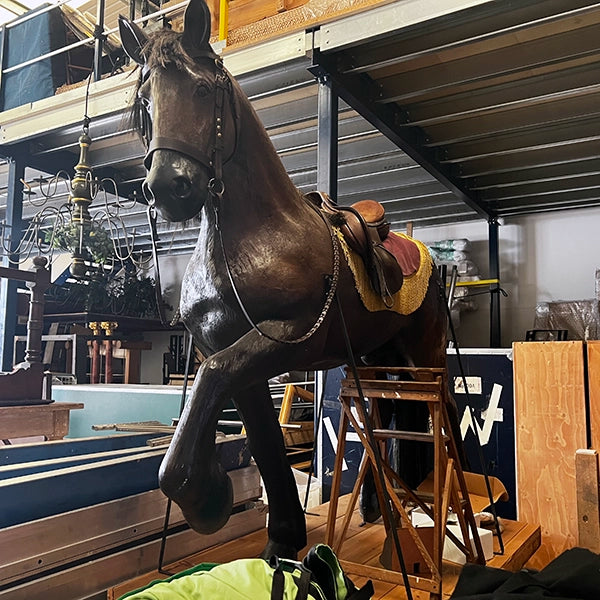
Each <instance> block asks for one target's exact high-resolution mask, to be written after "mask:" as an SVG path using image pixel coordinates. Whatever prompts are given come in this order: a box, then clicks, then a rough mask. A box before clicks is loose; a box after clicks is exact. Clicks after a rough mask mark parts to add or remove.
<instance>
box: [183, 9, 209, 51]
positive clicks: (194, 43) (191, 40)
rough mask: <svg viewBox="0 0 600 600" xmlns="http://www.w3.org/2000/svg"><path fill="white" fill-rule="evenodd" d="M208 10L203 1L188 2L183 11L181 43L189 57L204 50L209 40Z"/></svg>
mask: <svg viewBox="0 0 600 600" xmlns="http://www.w3.org/2000/svg"><path fill="white" fill-rule="evenodd" d="M210 25H211V23H210V9H209V8H208V6H207V4H206V2H205V1H204V0H190V2H189V4H188V6H187V8H186V9H185V17H184V28H183V37H182V38H181V43H182V45H183V47H184V48H185V50H186V52H187V53H188V54H189V55H190V56H194V55H196V54H197V51H198V50H206V49H207V47H209V44H208V40H209V39H210Z"/></svg>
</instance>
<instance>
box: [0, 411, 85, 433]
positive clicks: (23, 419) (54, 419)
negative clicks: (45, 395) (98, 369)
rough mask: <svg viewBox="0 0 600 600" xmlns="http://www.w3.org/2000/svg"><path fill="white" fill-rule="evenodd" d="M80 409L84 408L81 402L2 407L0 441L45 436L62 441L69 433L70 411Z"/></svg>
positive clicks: (0, 412) (0, 413)
mask: <svg viewBox="0 0 600 600" xmlns="http://www.w3.org/2000/svg"><path fill="white" fill-rule="evenodd" d="M79 408H83V404H81V403H79V402H52V403H51V404H29V405H26V406H0V439H2V440H5V439H15V438H22V437H33V436H38V435H43V436H44V437H45V438H46V439H47V440H60V439H62V438H64V437H65V435H67V433H69V415H70V411H71V410H76V409H79Z"/></svg>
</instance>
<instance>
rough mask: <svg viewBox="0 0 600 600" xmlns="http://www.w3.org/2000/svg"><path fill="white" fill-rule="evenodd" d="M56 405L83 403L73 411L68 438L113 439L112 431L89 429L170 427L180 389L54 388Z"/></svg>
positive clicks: (63, 386) (106, 386) (65, 386)
mask: <svg viewBox="0 0 600 600" xmlns="http://www.w3.org/2000/svg"><path fill="white" fill-rule="evenodd" d="M52 398H53V399H54V400H55V401H56V402H82V403H83V405H84V408H83V409H81V410H72V411H71V418H70V423H69V435H68V436H67V437H68V438H80V437H89V436H94V435H111V434H113V435H114V433H115V432H114V430H108V431H94V430H93V429H92V425H105V424H109V423H133V422H137V421H160V422H161V423H164V424H165V425H170V424H171V421H172V419H175V418H177V417H178V416H179V406H180V404H181V388H177V387H173V386H171V387H170V386H150V385H148V386H144V385H111V384H107V385H57V386H54V387H53V388H52Z"/></svg>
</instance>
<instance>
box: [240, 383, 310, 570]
mask: <svg viewBox="0 0 600 600" xmlns="http://www.w3.org/2000/svg"><path fill="white" fill-rule="evenodd" d="M234 403H235V405H236V408H237V409H238V412H239V414H240V416H241V417H242V420H243V422H244V426H245V428H246V433H247V435H248V442H249V444H250V452H251V453H252V456H253V457H254V460H255V461H256V464H257V466H258V469H259V471H260V474H261V476H262V479H263V483H264V485H265V489H266V491H267V497H268V502H269V526H268V533H269V540H268V542H267V545H266V547H265V549H264V550H263V552H262V554H261V556H262V557H263V558H267V559H268V558H270V557H271V556H278V557H280V558H291V559H296V557H297V553H298V551H299V550H301V549H302V548H304V546H305V545H306V521H305V516H304V512H303V510H302V506H301V504H300V499H299V497H298V488H297V487H296V482H295V480H294V476H293V473H292V470H291V468H290V465H289V461H288V458H287V456H286V452H285V444H284V441H283V435H282V433H281V427H280V425H279V422H278V421H277V416H276V414H275V410H274V407H273V400H272V399H271V395H270V392H269V387H268V384H267V382H264V383H262V384H259V385H256V386H254V387H252V388H250V389H247V390H244V391H243V392H242V393H238V394H236V396H235V397H234Z"/></svg>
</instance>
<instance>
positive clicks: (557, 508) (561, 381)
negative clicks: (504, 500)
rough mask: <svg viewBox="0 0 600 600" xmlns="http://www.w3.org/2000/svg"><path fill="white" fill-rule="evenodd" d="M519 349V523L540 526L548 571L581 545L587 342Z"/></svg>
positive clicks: (541, 555) (540, 557) (539, 563)
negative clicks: (578, 455)
mask: <svg viewBox="0 0 600 600" xmlns="http://www.w3.org/2000/svg"><path fill="white" fill-rule="evenodd" d="M513 350H514V389H515V419H516V427H515V431H516V446H517V448H516V451H517V503H518V504H517V506H518V519H519V521H525V522H527V523H534V524H535V523H538V524H540V525H541V528H542V546H541V548H540V550H538V552H537V553H536V565H531V566H536V567H538V568H540V567H543V566H545V564H547V562H549V561H550V560H552V559H553V558H555V557H556V556H558V555H559V554H560V553H561V552H563V551H564V550H566V549H567V548H572V547H574V546H576V545H577V538H578V527H577V508H576V507H577V490H576V482H575V452H576V451H577V450H578V449H579V448H585V447H586V425H585V423H586V420H585V419H586V412H585V385H584V384H585V381H584V361H583V357H584V347H583V342H581V341H574V342H519V343H515V344H513Z"/></svg>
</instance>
